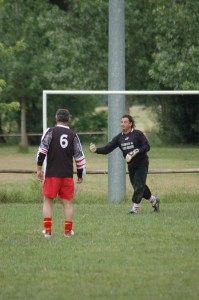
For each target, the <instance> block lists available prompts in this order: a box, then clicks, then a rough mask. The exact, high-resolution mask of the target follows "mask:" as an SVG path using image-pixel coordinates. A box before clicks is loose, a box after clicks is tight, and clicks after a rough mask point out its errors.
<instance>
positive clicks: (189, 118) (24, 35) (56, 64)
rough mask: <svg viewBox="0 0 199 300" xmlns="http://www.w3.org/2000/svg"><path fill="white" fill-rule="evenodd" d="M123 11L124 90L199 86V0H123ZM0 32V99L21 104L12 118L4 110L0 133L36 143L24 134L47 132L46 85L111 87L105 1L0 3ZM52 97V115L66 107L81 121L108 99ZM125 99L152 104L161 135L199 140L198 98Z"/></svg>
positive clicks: (184, 140)
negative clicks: (44, 116)
mask: <svg viewBox="0 0 199 300" xmlns="http://www.w3.org/2000/svg"><path fill="white" fill-rule="evenodd" d="M125 9H126V10H125V11H126V13H125V32H126V89H127V90H146V89H152V90H154V89H155V90H159V89H160V90H165V89H170V90H181V89H185V90H199V88H198V77H199V68H198V61H199V40H198V39H197V38H196V36H197V32H198V29H199V3H198V1H197V0H192V1H191V2H189V3H188V2H187V1H185V0H181V1H166V0H165V1H153V0H150V1H139V3H138V2H137V1H132V0H131V1H130V0H125ZM88 24H90V26H88ZM0 36H1V40H0V64H1V74H0V79H2V81H1V83H0V84H1V88H2V89H3V92H2V93H1V96H0V103H10V102H11V101H18V102H19V103H20V107H21V111H20V113H19V112H14V113H13V114H12V115H8V114H7V113H5V112H2V111H1V112H0V132H3V133H10V132H19V131H20V132H21V134H22V137H21V141H20V143H21V145H22V146H24V147H25V146H27V145H28V142H29V143H30V144H35V143H36V139H35V138H32V137H30V138H29V141H28V138H27V132H32V133H33V132H41V131H42V120H41V119H42V112H41V110H42V107H41V106H42V104H41V96H42V90H44V89H91V90H92V89H99V90H100V89H107V87H108V80H107V78H108V74H107V70H108V68H107V65H108V1H101V0H92V1H91V0H87V1H79V0H74V1H70V0H59V1H58V0H53V1H52V0H51V1H50V0H49V1H47V0H45V1H39V0H29V2H28V5H27V3H26V1H24V0H16V1H10V0H8V1H1V2H0ZM17 45H18V46H17ZM11 49H12V51H11ZM6 52H7V53H8V52H9V55H5V53H6ZM5 83H6V86H5ZM55 99H56V101H55ZM51 100H52V101H49V107H48V112H49V117H50V116H54V113H55V111H56V109H57V107H58V106H59V107H60V106H64V107H67V108H68V109H69V110H70V111H71V113H72V115H73V116H74V117H76V118H79V117H81V118H82V117H83V116H84V115H85V114H86V115H85V116H86V118H89V117H90V114H93V113H94V108H95V107H96V106H97V105H99V102H100V101H102V100H104V99H96V98H95V97H94V98H92V99H91V98H90V97H74V96H73V97H59V99H58V98H57V97H55V96H52V97H51ZM127 101H129V102H130V105H131V104H132V102H133V103H135V102H136V101H139V102H140V101H141V102H142V103H146V102H147V104H148V105H150V106H151V105H153V107H154V110H156V112H157V114H158V119H157V121H158V124H159V127H160V139H161V140H163V141H166V142H167V143H168V142H172V143H174V142H175V143H194V144H195V143H198V140H199V138H198V137H199V97H198V96H195V97H191V96H189V97H185V96H184V97H183V96H178V97H171V98H165V97H156V98H154V97H153V98H151V97H146V98H145V99H141V98H140V99H137V98H133V99H132V98H131V97H129V98H128V99H127ZM50 118H51V117H50ZM97 118H98V115H97V116H96V119H97ZM91 119H93V115H92V118H91ZM83 125H84V126H85V127H84V128H83V130H84V131H86V130H88V128H87V127H86V126H88V124H83ZM105 125H106V124H105V123H103V124H102V127H101V128H100V129H101V130H103V128H104V127H105ZM168 128H169V129H170V130H168ZM171 128H172V130H171ZM1 142H5V139H4V140H2V139H1Z"/></svg>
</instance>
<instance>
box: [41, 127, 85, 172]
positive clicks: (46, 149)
mask: <svg viewBox="0 0 199 300" xmlns="http://www.w3.org/2000/svg"><path fill="white" fill-rule="evenodd" d="M46 156H47V166H46V174H45V177H62V178H65V177H69V178H72V177H73V157H74V159H75V162H76V167H77V173H78V177H80V178H81V177H82V174H83V172H84V170H85V167H86V160H85V156H84V153H83V150H82V146H81V143H80V140H79V138H78V136H77V135H76V134H75V133H74V132H73V131H72V130H71V129H70V128H69V127H68V126H63V125H57V126H55V127H51V128H48V129H47V130H46V132H45V133H44V134H43V136H42V139H41V144H40V147H39V150H38V153H37V164H38V165H40V166H41V165H43V162H44V159H45V157H46Z"/></svg>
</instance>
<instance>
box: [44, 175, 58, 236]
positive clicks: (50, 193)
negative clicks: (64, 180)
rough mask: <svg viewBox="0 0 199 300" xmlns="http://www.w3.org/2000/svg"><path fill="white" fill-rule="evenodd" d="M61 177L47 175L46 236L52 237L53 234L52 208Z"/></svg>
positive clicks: (45, 192)
mask: <svg viewBox="0 0 199 300" xmlns="http://www.w3.org/2000/svg"><path fill="white" fill-rule="evenodd" d="M59 181H60V180H59V178H56V177H47V178H45V181H44V186H43V194H44V201H43V223H44V231H43V233H44V236H45V237H51V235H52V210H53V199H54V198H55V197H56V196H57V192H58V190H59V185H60V183H59Z"/></svg>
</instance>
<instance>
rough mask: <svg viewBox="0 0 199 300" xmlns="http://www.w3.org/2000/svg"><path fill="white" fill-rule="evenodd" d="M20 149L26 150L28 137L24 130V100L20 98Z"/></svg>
mask: <svg viewBox="0 0 199 300" xmlns="http://www.w3.org/2000/svg"><path fill="white" fill-rule="evenodd" d="M20 149H21V151H27V150H28V137H27V132H26V100H25V99H22V101H21V142H20Z"/></svg>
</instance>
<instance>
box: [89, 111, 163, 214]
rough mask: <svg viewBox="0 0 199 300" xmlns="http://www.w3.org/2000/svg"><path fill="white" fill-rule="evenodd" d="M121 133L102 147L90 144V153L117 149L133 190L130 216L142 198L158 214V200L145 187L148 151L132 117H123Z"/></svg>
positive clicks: (101, 152)
mask: <svg viewBox="0 0 199 300" xmlns="http://www.w3.org/2000/svg"><path fill="white" fill-rule="evenodd" d="M121 128H122V132H121V133H119V134H118V135H116V136H115V137H114V138H113V139H112V140H111V141H110V142H109V143H108V144H107V145H105V146H104V147H100V148H96V146H95V144H92V143H91V144H90V147H89V149H90V151H91V152H95V153H97V154H108V153H110V152H112V151H113V150H114V149H116V148H117V147H119V148H120V149H121V151H122V153H123V156H124V158H125V159H126V162H127V164H128V171H129V178H130V181H131V184H132V186H133V188H134V193H133V196H132V202H133V206H132V208H131V210H130V212H129V213H130V214H135V213H137V212H138V211H139V209H140V203H141V200H142V198H145V199H146V200H148V201H149V202H150V203H151V204H152V207H153V208H154V211H155V212H159V204H160V200H159V199H158V198H157V197H156V196H154V195H152V194H151V191H150V189H149V187H148V186H147V185H146V179H147V174H148V166H149V159H148V156H147V152H148V151H149V150H150V145H149V142H148V140H147V138H146V136H145V135H144V134H143V132H141V131H140V130H137V129H135V122H134V119H133V118H132V116H130V115H127V114H126V115H124V116H122V118H121Z"/></svg>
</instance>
